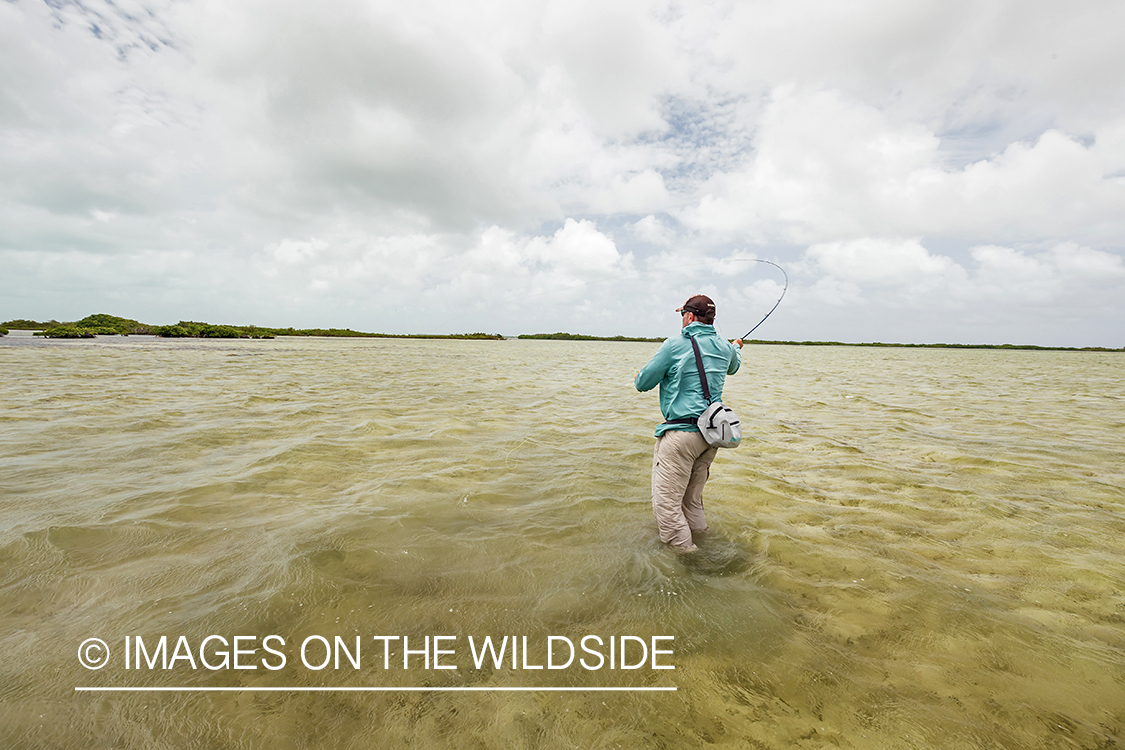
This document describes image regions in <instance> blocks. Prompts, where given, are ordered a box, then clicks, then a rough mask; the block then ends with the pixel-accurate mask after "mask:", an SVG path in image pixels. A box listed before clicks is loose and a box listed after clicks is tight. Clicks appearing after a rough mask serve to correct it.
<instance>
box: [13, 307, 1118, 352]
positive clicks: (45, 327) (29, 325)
mask: <svg viewBox="0 0 1125 750" xmlns="http://www.w3.org/2000/svg"><path fill="white" fill-rule="evenodd" d="M10 329H14V330H21V331H35V332H36V333H35V335H36V336H43V337H44V338H65V339H82V338H94V337H95V336H132V335H149V336H161V337H163V338H198V339H272V338H276V337H278V336H331V337H339V338H382V339H473V340H475V339H483V340H495V341H499V340H502V339H504V338H506V337H505V336H502V335H501V334H499V333H450V334H437V333H434V334H429V333H367V332H364V331H353V330H352V329H350V328H266V327H264V326H253V325H249V326H237V325H222V324H220V325H215V324H212V323H199V322H196V321H191V320H181V321H180V322H179V323H175V324H173V325H161V326H155V325H149V324H147V323H140V322H138V321H136V320H132V319H130V318H120V317H117V316H115V315H107V314H105V313H98V314H96V315H88V316H86V317H85V318H83V319H82V320H77V321H74V322H69V323H65V322H63V323H60V322H59V321H57V320H49V321H45V322H41V321H35V320H26V319H19V320H8V321H5V322H3V323H0V336H5V335H7V333H8V331H9V330H10ZM517 338H519V339H528V340H544V341H629V342H640V343H653V344H658V343H660V342H662V341H664V338H645V337H640V336H588V335H586V334H581V333H562V332H559V333H525V334H521V335H520V336H518V337H517ZM746 344H748V345H772V346H873V347H896V348H908V349H999V350H1027V351H1044V352H1125V348H1117V349H1113V348H1109V347H1104V346H1082V347H1076V346H1037V345H1035V344H893V343H892V344H888V343H882V342H878V341H872V342H865V343H850V342H844V341H772V340H767V339H751V340H748V341H746Z"/></svg>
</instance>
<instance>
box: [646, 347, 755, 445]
mask: <svg viewBox="0 0 1125 750" xmlns="http://www.w3.org/2000/svg"><path fill="white" fill-rule="evenodd" d="M689 340H690V341H691V348H692V351H694V352H695V366H696V368H697V369H698V370H699V381H700V382H701V383H702V384H703V398H705V399H706V400H707V404H708V406H707V408H706V409H704V410H703V413H702V414H700V415H699V416H698V417H683V418H682V419H669V420H667V421H666V422H665V423H664V424H694V425H695V426H696V427H698V428H699V433H700V434H701V435H703V439H704V440H706V441H707V444H708V445H710V446H712V447H715V448H737V447H738V445H739V443H741V442H742V423H741V422H740V421H739V420H738V415H736V414H735V413H734V411H733V410H732V409H731V408H730V407H729V406H726V405H724V404H723V402H722V401H714V402H713V401H711V389H710V388H709V387H708V386H707V373H706V372H705V371H704V370H703V355H702V354H700V353H699V344H697V343H695V339H694V338H693V339H689Z"/></svg>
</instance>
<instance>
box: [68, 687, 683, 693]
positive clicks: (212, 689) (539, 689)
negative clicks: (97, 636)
mask: <svg viewBox="0 0 1125 750" xmlns="http://www.w3.org/2000/svg"><path fill="white" fill-rule="evenodd" d="M676 689H677V688H675V687H76V688H74V692H76V693H95V692H96V693H238V692H243V693H246V692H258V693H265V692H269V693H345V692H354V693H401V692H415V693H418V692H435V693H436V692H445V693H468V692H477V693H489V692H491V693H502V692H508V693H536V692H571V693H589V692H601V693H608V692H618V693H629V692H675V691H676Z"/></svg>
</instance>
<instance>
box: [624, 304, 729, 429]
mask: <svg viewBox="0 0 1125 750" xmlns="http://www.w3.org/2000/svg"><path fill="white" fill-rule="evenodd" d="M692 338H694V339H695V342H696V343H697V344H699V353H700V354H701V355H703V369H704V371H705V372H706V373H707V387H708V388H710V389H711V399H712V400H714V401H720V400H722V398H723V383H725V382H726V378H727V375H733V374H735V373H736V372H738V368H739V367H740V366H741V365H742V354H741V352H739V351H738V347H737V346H735V345H734V344H732V343H730V342H729V341H727V340H726V339H723V338H721V337H720V336H719V335H718V334H717V333H715V326H711V325H707V324H705V323H699V322H698V321H697V322H694V323H689V324H688V325H687V326H686V327H685V328H682V329H681V330H680V335H678V336H672V337H670V338H668V339H667V340H666V341H665V342H664V343H663V344H661V346H660V350H659V351H657V352H656V354H655V355H654V356H653V358H652V359H650V360H649V361H648V364H647V365H645V366H644V368H643V369H642V370H641V371H640V373H638V375H637V380H636V382H635V383H634V385H636V387H637V390H638V391H651V390H652V389H653V388H655V387H656V386H658V385H659V386H660V411H661V413H662V414H663V415H664V418H665V419H682V418H684V417H698V416H699V415H700V414H702V413H703V410H704V409H706V408H707V400H706V399H705V398H703V385H702V384H701V383H700V382H699V370H698V369H697V367H696V365H695V353H694V352H693V351H692V348H691V341H690V339H692ZM668 430H686V431H689V432H698V431H699V428H697V427H696V426H695V425H689V424H659V425H657V426H656V436H657V437H660V436H661V435H663V434H664V433H665V432H667V431H668Z"/></svg>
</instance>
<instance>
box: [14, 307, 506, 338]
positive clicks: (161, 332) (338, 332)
mask: <svg viewBox="0 0 1125 750" xmlns="http://www.w3.org/2000/svg"><path fill="white" fill-rule="evenodd" d="M9 328H14V329H17V330H21V331H35V332H36V333H35V335H36V336H42V337H44V338H51V339H89V338H94V337H95V336H129V335H136V334H148V335H153V336H161V337H163V338H197V339H198V338H202V339H272V338H276V337H277V336H336V337H365V338H395V339H503V338H504V337H503V336H501V335H500V334H498V333H455V334H449V335H440V334H395V333H365V332H363V331H353V330H351V329H350V328H264V327H262V326H253V325H250V326H233V325H215V324H211V323H200V322H197V321H192V320H181V321H180V322H179V323H176V324H174V325H164V326H154V325H149V324H147V323H140V322H138V321H136V320H132V319H130V318H119V317H117V316H115V315H106V314H105V313H98V314H96V315H88V316H86V317H85V318H83V319H82V320H77V321H74V322H69V323H60V322H59V321H57V320H51V321H48V322H45V323H42V322H38V321H34V320H26V319H18V320H9V321H6V322H4V323H0V329H2V330H3V331H4V334H6V333H7V329H9ZM4 334H0V335H4Z"/></svg>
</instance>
